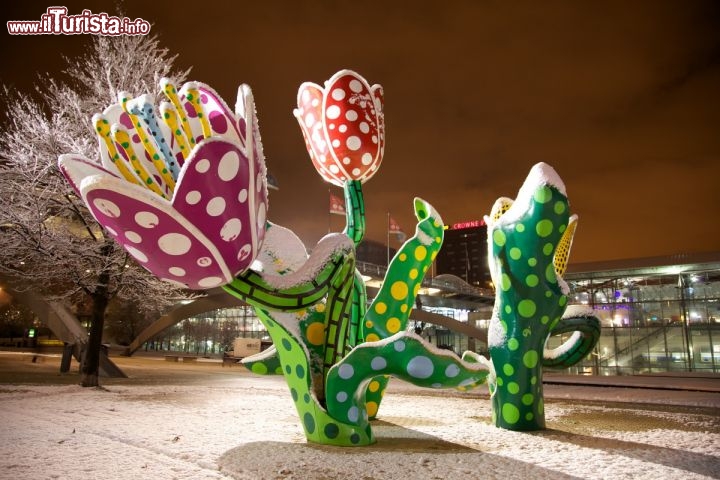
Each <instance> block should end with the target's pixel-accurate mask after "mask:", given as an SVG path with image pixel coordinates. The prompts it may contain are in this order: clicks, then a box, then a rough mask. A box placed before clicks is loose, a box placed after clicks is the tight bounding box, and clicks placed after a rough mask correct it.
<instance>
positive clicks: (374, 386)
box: [368, 380, 380, 393]
mask: <svg viewBox="0 0 720 480" xmlns="http://www.w3.org/2000/svg"><path fill="white" fill-rule="evenodd" d="M378 388H380V382H378V381H377V380H373V381H372V382H370V385H368V390H370V391H371V392H372V393H375V392H377V391H378Z"/></svg>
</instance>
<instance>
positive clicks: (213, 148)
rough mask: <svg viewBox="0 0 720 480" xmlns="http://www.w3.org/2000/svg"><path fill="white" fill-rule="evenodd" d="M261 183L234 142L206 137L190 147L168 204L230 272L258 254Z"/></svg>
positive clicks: (240, 268)
mask: <svg viewBox="0 0 720 480" xmlns="http://www.w3.org/2000/svg"><path fill="white" fill-rule="evenodd" d="M264 181H265V177H264V176H262V177H261V178H258V175H257V173H256V172H255V169H254V166H253V165H252V164H251V163H250V161H249V159H248V158H247V156H246V155H245V153H244V152H243V151H242V150H241V149H240V147H239V146H238V145H237V144H236V143H233V142H229V141H228V140H225V139H224V138H209V139H206V140H203V141H202V142H200V144H199V145H198V146H197V147H195V149H194V150H193V152H192V154H191V155H190V158H188V159H187V161H186V162H185V165H183V168H182V170H181V172H180V176H179V177H178V181H177V184H176V186H175V194H174V196H173V199H172V205H173V208H174V209H175V210H176V211H177V212H178V213H179V214H180V215H182V216H183V217H184V218H187V219H190V220H192V222H193V223H194V224H195V226H196V227H197V228H198V229H200V230H202V232H203V233H204V235H205V237H206V238H207V239H208V240H209V241H210V242H212V244H213V245H215V248H217V251H218V252H219V254H220V255H221V256H222V258H223V259H225V263H226V264H227V266H228V269H229V270H230V273H231V274H232V275H233V276H235V275H237V274H239V273H241V272H243V271H244V270H246V269H247V268H248V267H249V266H250V264H251V263H252V261H253V260H254V258H255V256H256V255H257V250H258V226H257V222H258V220H259V218H258V216H259V214H260V212H259V210H260V211H261V212H262V215H263V220H262V222H263V225H262V228H263V230H264V228H265V225H264V222H265V220H264V216H265V209H266V203H263V204H262V205H257V201H258V200H257V199H258V196H257V194H256V192H257V190H258V186H259V187H260V189H261V190H263V191H264V189H265V185H264V183H263V182H264ZM258 184H259V185H258ZM263 198H264V199H265V202H266V201H267V200H266V197H263Z"/></svg>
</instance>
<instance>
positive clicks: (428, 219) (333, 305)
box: [59, 70, 599, 446]
mask: <svg viewBox="0 0 720 480" xmlns="http://www.w3.org/2000/svg"><path fill="white" fill-rule="evenodd" d="M160 86H161V90H162V91H163V93H164V94H165V96H166V97H167V99H168V100H169V101H164V102H161V103H160V105H159V107H157V108H156V107H155V100H154V99H153V98H152V97H151V96H150V95H142V96H140V97H137V98H133V99H131V98H130V97H129V95H127V94H121V95H120V98H119V101H118V103H117V104H115V105H111V106H110V107H108V108H107V109H106V110H105V111H104V112H103V113H102V114H97V115H95V116H94V117H93V124H94V126H95V128H96V131H97V134H98V138H99V141H100V144H101V163H102V166H101V165H99V164H98V163H96V162H93V161H91V160H88V159H85V158H83V157H80V156H78V155H61V157H60V159H59V166H60V169H61V171H62V172H63V174H64V175H65V176H66V178H67V180H68V181H69V182H70V184H71V185H72V187H73V188H74V190H75V192H76V193H77V194H78V195H79V196H80V197H81V198H82V199H83V200H84V201H85V203H86V204H87V206H88V208H89V209H90V211H91V212H92V214H93V215H94V217H95V218H96V220H97V221H98V222H99V223H100V224H101V225H102V226H103V227H104V228H105V230H106V231H107V232H108V234H109V235H110V236H111V237H113V238H114V239H115V240H116V241H117V242H118V243H119V244H120V245H122V246H123V247H124V248H125V249H126V250H127V251H128V252H129V253H130V255H132V256H133V257H134V258H135V259H136V260H137V261H138V262H139V263H140V264H141V265H142V266H143V267H145V268H146V269H147V270H149V271H150V272H152V273H153V274H154V275H156V276H158V277H159V278H162V279H164V280H167V281H170V282H173V283H175V284H178V285H180V286H182V287H186V288H191V289H197V290H203V289H207V288H213V287H222V288H223V289H224V290H225V291H226V292H228V293H229V294H231V295H234V296H236V297H238V298H240V299H242V300H244V301H246V302H247V303H249V304H250V305H252V306H254V307H255V309H256V312H257V314H258V317H259V318H260V320H261V321H262V323H263V324H264V326H265V327H266V328H267V330H268V332H269V334H270V336H271V337H272V339H273V344H274V345H273V349H272V350H271V351H268V352H262V354H261V355H257V356H254V357H251V358H247V359H245V360H244V363H245V365H246V366H248V368H250V369H251V370H252V371H254V372H256V373H261V374H264V373H281V374H283V375H284V376H285V379H286V381H287V383H288V386H289V387H290V392H291V395H292V398H293V401H294V403H295V406H296V409H297V412H298V414H299V417H300V419H301V422H302V425H303V428H304V431H305V435H306V437H307V439H308V440H309V441H312V442H316V443H321V444H332V445H342V446H357V445H367V444H370V443H372V442H374V436H373V433H372V429H371V426H370V420H372V419H373V418H374V417H375V415H376V414H377V412H378V409H379V407H380V403H381V400H382V396H383V394H384V392H385V386H386V384H387V382H388V378H389V376H394V377H398V378H401V379H404V380H406V381H408V382H411V383H414V384H416V385H420V386H425V387H430V388H456V389H459V390H466V389H469V388H472V387H475V386H477V385H479V384H481V383H484V382H486V381H488V380H489V384H490V390H491V394H492V398H493V406H494V412H495V413H494V415H495V416H496V417H497V425H498V426H501V427H504V428H510V429H534V428H543V426H544V416H543V405H542V401H543V400H542V371H541V366H542V365H543V364H545V365H547V366H554V367H566V366H569V365H571V364H573V363H575V362H577V361H579V360H580V359H581V358H583V357H584V356H585V355H586V354H587V353H588V352H589V351H590V349H592V348H593V346H594V345H595V342H596V341H597V334H598V333H599V328H598V324H597V319H594V318H593V317H592V316H591V312H590V313H589V314H587V313H583V314H577V315H575V316H574V317H573V318H569V319H563V318H562V313H563V310H564V307H565V303H566V301H567V298H566V296H565V291H564V290H563V287H562V285H561V284H562V280H561V278H560V275H562V272H563V271H564V265H565V262H566V259H567V255H568V252H569V249H570V243H571V240H572V232H573V231H574V225H575V222H574V220H572V219H571V220H570V221H568V212H567V210H568V204H567V199H566V197H565V193H564V187H563V186H562V182H561V181H560V180H559V178H558V177H557V176H556V174H555V173H554V171H553V170H552V169H551V168H550V167H547V166H546V165H544V164H539V165H538V166H536V167H535V168H534V169H533V170H532V171H531V175H530V177H528V181H526V184H525V186H523V188H522V189H521V192H520V195H519V196H518V199H517V200H516V201H515V202H514V203H513V202H512V201H511V200H508V199H500V200H499V201H498V203H497V204H496V206H495V207H494V208H493V211H492V212H491V218H488V225H489V230H488V231H489V234H490V242H491V248H490V252H489V253H490V260H491V262H490V264H491V269H492V275H493V279H494V280H495V284H496V285H497V286H498V294H497V298H496V305H495V314H494V316H493V320H492V323H491V331H490V353H491V357H492V362H490V361H488V360H487V359H485V358H484V357H481V356H479V355H477V354H475V353H473V352H465V354H464V355H463V358H462V359H461V358H459V357H457V356H456V355H455V354H453V353H450V352H448V351H446V350H440V349H438V348H436V347H434V346H432V345H430V344H429V343H427V342H426V341H424V340H423V339H422V338H421V337H419V336H417V335H415V334H414V333H410V332H408V331H406V329H407V323H408V318H409V316H410V312H411V310H412V308H413V307H414V305H415V299H416V297H417V294H418V291H419V289H420V285H421V283H422V280H423V278H424V276H425V273H426V272H427V270H428V269H429V267H430V265H431V264H432V262H433V260H434V259H435V256H436V255H437V253H438V251H439V250H440V248H441V246H442V242H443V234H444V226H443V221H442V219H441V218H440V215H439V214H438V213H437V211H435V209H434V208H433V207H432V206H431V205H430V204H429V203H428V202H426V201H424V200H422V199H419V198H416V199H415V200H414V210H415V215H416V217H417V219H418V223H417V227H416V230H415V234H414V236H413V237H412V238H410V239H409V240H408V241H406V242H405V243H404V244H403V245H402V246H401V248H400V249H399V250H398V252H397V254H396V255H395V257H394V258H393V259H392V261H391V262H390V265H389V266H388V270H387V273H386V275H385V278H384V281H383V285H382V287H381V288H380V291H379V293H378V294H377V296H376V297H375V298H374V299H373V301H372V303H371V304H370V305H369V306H368V304H367V294H366V290H365V283H364V281H363V279H362V277H361V275H360V273H359V272H358V271H357V270H356V269H355V248H356V247H357V245H358V244H359V243H360V241H361V240H362V238H363V236H364V234H365V205H364V199H363V192H362V184H363V182H365V181H367V180H369V179H370V178H371V177H372V176H373V175H375V174H376V173H377V171H378V168H379V166H380V163H381V162H382V159H383V154H384V145H385V125H384V117H383V93H382V88H381V87H380V86H379V85H373V86H370V85H369V84H368V82H367V81H366V80H365V79H364V78H363V77H361V76H360V75H358V74H357V73H355V72H353V71H351V70H342V71H340V72H338V73H336V74H335V75H333V76H332V77H331V78H330V80H328V81H327V82H326V83H325V85H324V87H321V86H319V85H316V84H313V83H304V84H302V85H301V87H300V89H299V92H298V106H297V109H296V110H295V111H294V114H295V116H296V117H297V119H298V122H299V124H300V127H301V129H302V132H303V135H304V137H305V141H306V145H307V150H308V153H309V155H310V158H311V160H312V162H313V164H314V165H315V168H316V169H317V171H318V173H319V174H320V175H321V176H322V177H323V178H324V179H325V180H326V181H328V182H330V183H333V184H335V185H338V186H340V187H342V188H343V190H344V196H345V202H346V212H347V213H346V227H345V229H344V231H343V232H342V233H332V234H328V235H327V236H325V237H324V238H322V239H321V240H320V241H319V242H318V243H317V245H315V246H314V248H313V249H312V253H311V254H309V255H308V253H307V250H306V248H305V246H304V245H303V244H302V242H301V241H300V239H299V238H298V237H297V236H296V235H295V234H294V233H293V232H292V231H290V230H288V229H286V228H284V227H282V226H279V225H275V224H273V223H271V222H269V221H267V219H266V215H267V205H268V201H267V200H268V199H267V188H266V172H265V159H264V155H263V149H262V143H261V140H260V132H259V129H258V122H257V116H256V112H255V105H254V102H253V97H252V93H251V91H250V88H249V87H247V86H246V85H242V86H241V87H240V88H239V92H238V100H237V103H236V107H235V112H234V113H233V112H232V111H231V110H230V109H229V108H228V107H227V105H226V104H225V102H224V101H223V100H222V98H220V97H219V96H218V95H217V94H216V93H215V92H214V91H213V90H212V89H211V88H210V87H208V86H207V85H204V84H201V83H197V82H189V83H187V84H185V85H184V86H183V87H182V89H181V90H180V91H179V92H178V91H177V90H176V88H175V87H174V85H172V83H171V82H170V81H168V80H167V79H163V80H162V81H161V85H160ZM573 218H574V217H573ZM493 259H494V261H493ZM593 322H594V323H593ZM570 331H577V332H579V333H578V334H573V335H572V336H571V338H570V340H568V341H567V342H566V343H565V344H564V345H563V346H561V347H560V348H558V349H556V350H546V351H543V347H544V343H543V342H545V340H546V339H547V337H548V336H549V335H550V334H555V333H564V332H570ZM543 355H544V356H545V357H546V358H545V359H544V358H543Z"/></svg>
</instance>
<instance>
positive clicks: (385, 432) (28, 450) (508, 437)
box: [0, 359, 720, 480]
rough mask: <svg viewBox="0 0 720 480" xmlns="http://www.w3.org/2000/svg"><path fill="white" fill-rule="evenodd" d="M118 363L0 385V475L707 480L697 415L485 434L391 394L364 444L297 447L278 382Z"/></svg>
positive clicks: (564, 408) (628, 417)
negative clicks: (88, 377) (68, 380)
mask: <svg viewBox="0 0 720 480" xmlns="http://www.w3.org/2000/svg"><path fill="white" fill-rule="evenodd" d="M126 361H127V362H131V363H130V366H126V367H125V368H126V371H128V373H130V374H131V376H132V377H134V378H131V379H126V380H123V381H108V382H106V384H107V386H106V387H104V388H102V389H83V388H81V387H79V386H75V385H38V384H22V383H15V384H3V385H0V412H2V414H1V415H2V420H0V425H1V427H0V478H3V479H5V478H7V479H20V478H22V479H88V480H89V479H93V480H95V479H118V480H120V479H144V478H159V479H231V478H248V479H265V478H268V479H275V478H282V479H290V478H295V479H332V478H343V479H390V478H393V479H397V478H413V479H435V478H438V479H439V478H442V479H445V478H448V479H450V478H452V479H477V478H633V479H635V478H647V479H653V480H657V479H659V478H663V479H664V478H678V479H679V478H683V479H693V478H720V415H718V414H717V413H716V412H713V411H712V410H710V409H707V408H705V409H693V408H688V407H666V406H653V407H649V406H647V405H621V406H620V405H617V404H613V405H599V404H592V403H580V402H567V401H565V400H548V401H547V402H546V405H547V406H546V412H547V421H548V430H546V431H543V432H532V433H520V432H509V431H505V430H500V429H497V428H495V427H494V426H492V424H491V422H490V403H489V401H488V400H487V399H486V398H481V397H480V398H478V397H477V396H474V397H467V396H465V397H463V396H462V395H461V394H456V393H453V394H452V395H444V394H442V395H427V394H422V393H423V392H424V391H422V390H416V389H408V388H406V387H404V386H402V387H401V386H398V387H397V388H395V389H393V388H392V387H391V388H389V390H388V394H387V395H386V398H385V401H384V402H383V405H382V406H381V411H380V417H381V420H379V421H378V422H376V423H375V424H374V430H375V433H376V436H377V437H378V443H377V444H376V445H373V446H370V447H363V448H339V447H326V446H317V445H310V444H307V443H306V442H305V438H304V435H303V433H302V431H301V428H300V424H299V421H298V419H297V416H296V414H295V410H294V406H293V404H292V401H291V398H290V395H289V393H288V391H287V387H286V386H285V384H284V382H283V381H282V379H281V378H279V377H255V376H252V375H251V374H249V373H248V372H246V371H244V370H243V369H241V368H237V367H234V368H232V369H223V370H220V368H221V367H219V366H217V365H215V366H212V365H202V364H200V365H197V366H194V367H186V368H188V370H184V369H181V368H182V367H177V366H175V365H167V366H166V365H161V364H162V363H164V362H155V363H156V364H157V365H158V369H159V368H162V369H164V370H163V374H162V376H159V375H158V374H157V371H155V372H150V373H147V372H148V371H147V370H143V369H142V368H141V367H138V369H137V370H133V367H132V361H133V360H132V359H128V360H126ZM146 363H147V362H146ZM4 367H5V365H3V368H4ZM190 368H191V369H190ZM128 369H129V370H128ZM173 369H175V370H173ZM143 375H146V376H145V377H143ZM161 379H164V380H162V381H161ZM628 395H632V392H628ZM628 399H630V398H628Z"/></svg>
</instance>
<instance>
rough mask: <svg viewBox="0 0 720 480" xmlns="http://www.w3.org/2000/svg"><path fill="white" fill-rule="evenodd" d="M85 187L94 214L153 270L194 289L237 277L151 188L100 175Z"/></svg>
mask: <svg viewBox="0 0 720 480" xmlns="http://www.w3.org/2000/svg"><path fill="white" fill-rule="evenodd" d="M81 192H82V194H83V197H84V199H85V202H86V204H87V206H88V208H89V209H90V211H91V212H92V214H93V216H94V217H95V219H96V220H97V221H98V222H99V223H100V224H101V225H102V226H103V227H105V229H106V230H107V231H108V232H109V233H110V235H112V236H113V237H114V239H115V241H117V242H118V243H119V244H120V245H122V247H123V248H125V250H127V252H128V253H130V255H132V256H133V257H134V258H135V260H137V261H138V263H140V265H142V266H143V267H144V268H146V269H147V270H149V271H150V272H151V273H152V274H154V275H155V276H157V277H159V278H161V279H163V280H170V281H172V282H179V283H181V284H184V285H187V286H188V288H192V289H196V290H204V289H208V288H213V287H217V286H220V285H223V284H225V283H228V282H230V281H231V280H232V279H233V275H231V273H230V271H229V270H228V268H227V266H226V265H225V263H224V262H223V260H222V257H221V255H220V253H219V252H218V251H217V249H216V248H215V246H214V245H213V244H212V243H211V242H210V241H209V240H208V239H207V238H206V237H205V235H203V233H202V232H201V231H200V230H199V229H198V228H196V227H195V226H194V225H193V224H191V223H190V222H189V221H188V220H187V219H186V218H185V217H183V216H182V215H181V214H179V213H178V212H177V211H175V210H174V209H173V208H172V207H171V206H170V204H169V203H168V202H167V201H166V200H163V199H162V198H160V197H159V196H157V195H155V194H153V193H152V192H150V191H149V190H146V189H144V188H142V187H139V186H137V185H133V184H129V183H127V182H124V181H122V180H119V179H116V178H110V177H97V176H96V177H91V179H90V181H85V182H83V184H82V189H81Z"/></svg>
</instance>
